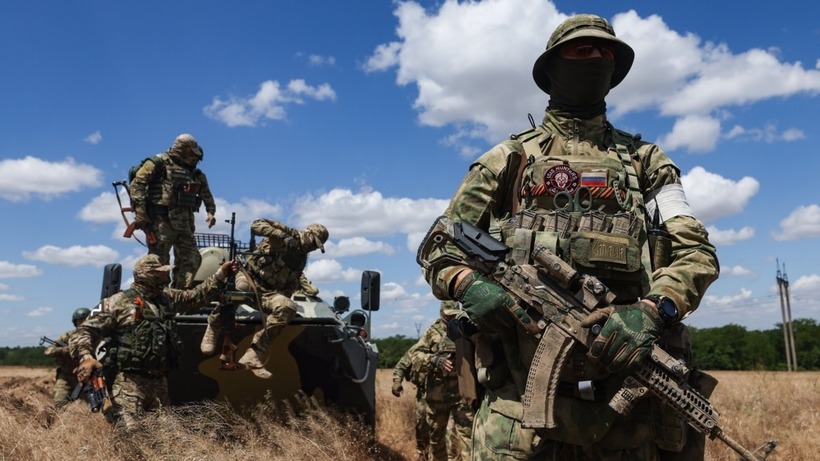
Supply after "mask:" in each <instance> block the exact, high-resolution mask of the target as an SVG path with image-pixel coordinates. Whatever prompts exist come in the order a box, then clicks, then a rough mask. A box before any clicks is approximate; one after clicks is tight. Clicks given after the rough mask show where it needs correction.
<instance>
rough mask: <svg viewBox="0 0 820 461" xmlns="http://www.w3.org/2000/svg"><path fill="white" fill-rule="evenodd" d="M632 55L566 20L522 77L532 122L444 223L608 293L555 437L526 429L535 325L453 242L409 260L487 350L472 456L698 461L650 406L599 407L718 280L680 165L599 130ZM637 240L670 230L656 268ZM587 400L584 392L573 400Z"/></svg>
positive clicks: (581, 21) (596, 22) (600, 22)
mask: <svg viewBox="0 0 820 461" xmlns="http://www.w3.org/2000/svg"><path fill="white" fill-rule="evenodd" d="M633 58H634V52H633V50H632V48H631V47H629V45H627V44H626V43H624V42H622V41H621V40H619V39H618V38H616V37H615V32H614V31H613V29H612V26H611V25H610V24H609V23H608V22H607V21H606V20H605V19H603V18H601V17H599V16H595V15H588V14H581V15H577V16H572V17H570V18H568V19H567V20H565V21H564V22H563V23H561V24H560V25H559V26H558V27H557V28H556V30H555V31H554V32H553V34H552V36H551V37H550V39H549V41H548V43H547V48H546V51H545V52H544V53H543V54H542V55H541V56H540V57H539V58H538V59H537V60H536V62H535V65H534V67H533V78H534V79H535V82H536V84H537V85H538V87H539V88H541V89H542V90H543V91H544V92H546V93H547V94H549V95H550V101H549V106H548V107H547V111H546V115H545V117H544V119H543V122H542V123H541V124H540V125H539V126H533V127H532V128H531V129H528V130H526V131H524V132H522V133H519V134H517V135H514V136H511V138H510V139H509V140H507V141H504V142H502V143H500V144H498V145H496V146H495V147H494V148H493V149H491V150H490V151H488V152H487V153H485V154H484V155H482V156H481V157H480V158H478V160H476V161H475V162H474V163H473V165H472V166H471V167H470V171H469V173H468V174H467V175H466V177H465V178H464V179H463V180H462V183H461V185H460V186H459V188H458V190H457V192H456V194H455V196H454V197H453V198H452V200H451V202H450V204H449V206H448V208H447V210H446V211H445V217H446V218H449V219H450V220H452V221H453V222H456V221H466V222H469V223H471V224H474V225H476V226H478V227H479V228H481V229H483V230H485V231H486V232H488V233H489V234H490V235H492V236H495V237H497V238H499V239H500V240H502V241H504V242H505V243H506V244H507V246H509V247H511V248H512V251H511V252H510V253H508V255H507V258H508V260H507V262H508V263H510V264H514V263H515V262H516V261H522V263H529V256H530V254H531V253H530V252H531V251H532V250H533V246H534V245H535V243H538V244H539V245H542V246H546V247H547V248H548V249H550V250H551V251H552V252H553V253H555V254H556V255H558V256H560V257H562V258H563V259H564V260H565V261H566V262H567V263H569V264H571V265H572V266H573V267H574V268H575V269H576V270H578V271H579V272H580V273H583V274H590V275H594V276H597V277H598V278H599V279H600V280H601V281H602V282H603V283H604V284H606V285H607V286H608V287H609V288H610V289H611V290H612V292H613V293H615V294H617V298H616V299H615V301H614V302H613V303H612V306H610V308H607V309H606V310H602V311H600V312H597V313H596V314H597V315H596V314H593V315H592V316H590V318H588V319H587V321H586V322H584V325H585V326H587V327H589V326H591V325H593V324H598V325H603V328H602V329H601V331H600V335H599V336H598V337H597V338H595V341H594V343H593V344H592V346H591V348H590V350H589V354H588V355H587V354H586V353H585V352H584V351H583V348H580V347H576V348H574V349H573V351H572V352H571V353H570V356H569V357H567V358H566V360H565V362H564V367H563V369H562V372H561V376H560V380H561V381H560V383H558V386H557V389H558V395H556V396H555V407H554V412H553V414H554V415H555V419H556V423H557V427H554V428H547V427H545V426H546V424H539V423H538V422H535V423H532V424H530V425H529V427H526V428H525V427H523V426H522V420H523V417H522V415H523V404H522V399H523V396H524V395H525V393H526V392H527V390H526V385H527V377H528V372H529V369H530V366H531V365H532V364H533V362H534V358H536V346H537V345H538V340H537V339H536V338H535V337H534V336H533V335H531V334H528V333H527V332H526V330H525V329H524V328H523V327H522V325H523V324H525V323H524V322H528V321H530V322H531V321H532V320H533V319H531V318H530V317H529V316H528V315H527V314H526V313H525V312H523V311H521V310H518V311H517V312H518V314H517V316H513V315H511V313H510V312H511V311H510V310H509V309H508V308H514V306H515V301H513V299H512V298H511V297H510V296H509V295H508V294H507V293H506V292H505V291H504V289H503V288H501V287H500V286H499V285H498V284H496V283H495V282H493V281H491V280H490V279H488V278H487V277H485V276H484V275H480V274H479V273H478V272H476V271H474V270H473V268H472V267H470V266H468V265H467V264H466V263H461V262H459V261H466V259H465V258H464V254H463V253H462V252H460V251H459V250H458V249H457V248H455V247H454V246H453V245H450V244H447V245H442V244H438V243H436V242H435V241H434V240H431V241H430V242H428V241H427V240H426V239H425V241H424V242H423V243H422V247H421V248H422V249H421V250H420V254H419V260H420V261H422V262H425V266H424V267H425V269H423V272H424V275H425V277H426V279H427V281H428V282H429V283H430V285H431V286H432V288H433V292H434V294H435V295H436V296H437V297H439V298H441V299H454V300H459V301H461V303H462V306H463V308H464V310H465V311H466V314H467V317H469V320H470V321H471V322H472V324H473V325H474V328H477V329H478V331H479V332H480V336H482V337H484V338H485V340H486V344H485V345H488V348H486V349H485V350H489V351H491V352H492V355H491V359H489V360H485V362H486V363H487V364H488V365H487V369H486V370H487V374H486V375H485V376H484V378H483V382H484V384H485V389H486V394H485V397H484V399H483V400H482V403H481V406H480V408H479V410H478V413H477V415H476V422H475V426H474V432H473V452H472V456H473V459H536V458H537V459H550V460H592V459H594V460H603V461H609V460H625V459H630V460H639V461H643V460H652V461H655V460H664V461H665V460H668V459H672V458H673V457H675V456H678V458H676V459H691V460H697V459H703V452H702V447H703V438H702V437H692V435H693V431H691V430H689V429H688V428H687V426H686V425H685V423H684V422H683V421H681V420H680V419H678V418H677V417H675V416H674V415H670V411H669V409H668V408H666V407H665V406H664V405H663V404H661V402H659V401H658V400H657V399H656V398H654V397H650V398H644V399H641V400H640V401H638V402H636V405H635V408H634V409H633V411H632V412H631V413H629V414H628V415H626V416H617V415H616V414H615V413H614V412H613V411H612V410H611V409H610V408H609V407H608V402H609V399H610V398H611V397H612V396H613V395H614V393H615V392H616V391H617V390H618V389H619V388H620V387H621V385H622V383H623V380H624V376H625V375H624V373H626V372H628V371H629V370H630V369H632V368H633V367H634V366H635V365H636V364H638V363H640V362H641V361H642V360H644V359H645V357H646V355H647V354H648V352H649V351H650V349H651V347H652V345H653V343H654V342H656V341H659V342H660V344H661V346H662V347H664V346H665V345H666V344H667V343H681V344H684V347H683V349H685V343H684V342H683V341H682V339H683V338H685V331H684V327H683V326H682V325H681V324H680V323H679V322H680V321H681V320H682V319H683V318H685V317H686V316H687V315H689V314H690V313H692V312H693V311H694V310H695V309H696V308H697V307H698V304H699V303H700V300H701V299H702V297H703V295H704V292H705V291H706V289H707V287H708V286H709V285H710V284H711V283H712V282H713V281H714V280H715V279H716V278H717V276H718V272H719V266H718V261H717V256H716V254H715V248H714V246H712V245H711V244H710V243H709V241H708V234H707V232H706V229H705V228H704V226H703V224H701V222H700V221H698V220H697V219H696V218H695V217H694V216H693V213H692V209H691V207H690V206H689V204H688V203H687V201H686V196H685V194H684V190H683V188H682V187H681V182H680V171H679V170H678V168H677V167H676V166H675V164H674V163H673V162H672V160H670V159H669V157H668V156H667V155H666V153H665V152H664V151H663V150H661V149H660V148H659V147H658V146H657V145H654V144H651V143H646V142H641V141H640V137H639V136H637V135H636V136H633V135H630V134H627V133H625V132H622V131H619V130H616V129H614V128H613V127H612V125H611V124H610V123H609V122H608V121H607V119H606V103H605V100H604V98H605V96H606V95H607V94H608V92H609V90H610V89H611V88H613V87H615V86H616V85H618V84H619V83H620V82H621V81H622V80H623V78H624V77H625V76H626V74H627V72H628V71H629V69H630V67H631V65H632V61H633ZM533 125H534V124H533ZM648 233H649V234H655V233H657V234H663V233H665V237H666V238H667V240H666V242H667V243H668V244H669V245H668V246H666V247H665V248H664V246H663V245H657V246H655V247H653V248H652V251H654V254H653V255H652V257H650V254H649V253H650V251H649V244H648V243H647V242H648V237H647V234H648ZM659 241H661V240H659ZM653 261H654V263H653ZM601 314H604V315H601ZM606 314H610V315H608V316H607V315H606ZM516 317H518V318H517V320H519V321H516ZM462 330H464V328H462ZM470 334H471V333H470ZM670 349H671V348H670ZM476 351H478V345H477V346H476ZM670 352H671V351H670ZM476 355H478V353H477V354H476ZM485 359H486V357H485ZM542 384H543V383H542ZM535 385H540V384H539V383H535ZM582 385H583V386H584V387H583V388H582ZM587 385H590V386H591V387H588V386H587ZM587 389H589V390H592V389H594V392H593V393H590V392H580V391H582V390H587ZM533 395H536V396H537V395H540V394H533ZM542 398H545V396H542ZM544 404H545V402H543V401H538V402H533V403H532V405H534V406H538V405H541V406H542V407H543V405H544ZM687 442H688V443H687ZM682 450H683V451H682ZM690 450H691V451H690ZM681 453H684V454H683V455H681Z"/></svg>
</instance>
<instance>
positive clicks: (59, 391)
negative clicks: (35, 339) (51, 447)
mask: <svg viewBox="0 0 820 461" xmlns="http://www.w3.org/2000/svg"><path fill="white" fill-rule="evenodd" d="M89 313H91V310H89V309H87V308H85V307H81V308H79V309H77V310H75V311H74V313H73V314H72V315H71V323H73V324H74V329H73V330H69V331H67V332H65V333H63V334H61V335H60V336H58V337H57V341H56V342H57V344H62V346H60V345H57V346H48V347H47V348H46V350H45V354H46V356H48V357H54V359H55V360H56V361H57V378H56V381H54V399H53V403H54V406H55V407H58V408H59V407H62V406H64V405H66V404H67V403H69V402H70V401H71V391H73V390H74V388H75V387H76V386H77V377H76V376H74V373H73V372H74V369H75V368H76V367H77V362H75V361H74V359H73V358H72V357H71V352H70V351H69V350H68V342H69V340H70V339H71V337H72V336H74V335H75V334H76V332H77V328H78V327H79V326H80V325H82V324H83V322H85V319H86V318H88V314H89Z"/></svg>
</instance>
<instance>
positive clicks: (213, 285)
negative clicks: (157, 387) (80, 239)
mask: <svg viewBox="0 0 820 461" xmlns="http://www.w3.org/2000/svg"><path fill="white" fill-rule="evenodd" d="M224 285H225V282H224V281H223V282H219V281H218V280H217V278H216V275H212V276H210V277H209V278H207V279H205V280H204V281H203V282H202V283H200V284H199V285H197V286H196V287H195V288H193V289H190V290H178V289H175V288H170V287H166V288H165V289H163V291H162V292H161V294H159V295H158V296H148V295H144V294H143V293H142V291H141V290H140V288H139V287H138V286H137V285H132V287H131V288H130V289H128V290H125V291H121V292H119V293H116V294H114V295H113V296H111V297H108V298H105V299H103V300H102V301H101V302H100V304H99V305H98V306H97V307H95V308H94V309H92V310H91V315H89V317H88V319H86V321H85V322H83V324H82V325H80V327H79V328H78V329H77V333H76V334H75V335H74V336H72V338H71V341H70V342H69V349H70V350H71V355H72V356H73V357H74V358H75V359H76V360H79V359H80V358H82V357H83V356H84V355H86V354H90V355H92V356H94V352H95V349H96V347H97V345H98V344H99V342H100V340H101V339H103V338H113V341H114V344H115V345H116V344H117V342H118V340H119V339H120V338H127V337H129V335H132V334H133V332H134V331H136V330H137V329H138V328H140V326H141V325H144V324H155V323H156V324H160V323H161V324H162V325H161V329H162V331H165V333H166V334H167V337H166V338H158V339H159V340H160V341H161V340H163V339H166V340H169V339H170V338H171V337H175V334H176V333H175V331H173V328H172V327H173V325H174V323H173V316H174V314H176V313H178V312H180V313H184V312H192V311H195V310H197V309H199V308H201V307H203V306H205V305H207V304H209V303H210V302H211V301H215V300H217V298H218V296H219V294H220V292H221V289H222V288H223V287H224ZM169 327H171V328H170V331H169ZM130 346H132V347H139V345H130ZM170 346H172V345H170ZM170 346H169V347H170ZM163 347H164V346H163ZM168 352H172V351H168ZM165 359H166V357H160V361H162V362H163V363H162V364H160V365H159V367H160V368H162V367H164V366H166V365H167V363H165V362H164V360H165ZM146 371H161V370H146Z"/></svg>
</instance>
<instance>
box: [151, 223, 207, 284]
mask: <svg viewBox="0 0 820 461" xmlns="http://www.w3.org/2000/svg"><path fill="white" fill-rule="evenodd" d="M154 224H155V228H156V230H157V241H156V243H150V242H149V243H148V253H149V254H155V255H157V256H159V259H160V261H162V263H163V264H170V254H171V249H173V251H174V271H173V277H172V281H171V286H172V287H174V288H179V289H189V288H192V287H193V285H194V276H195V275H196V272H197V271H198V270H199V265H200V263H201V262H202V256H201V255H200V254H199V249H198V248H197V247H196V239H194V224H193V218H191V222H190V224H182V223H174V222H173V221H172V220H171V219H168V218H165V217H157V218H156V219H155V221H154Z"/></svg>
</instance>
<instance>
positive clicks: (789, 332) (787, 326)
mask: <svg viewBox="0 0 820 461" xmlns="http://www.w3.org/2000/svg"><path fill="white" fill-rule="evenodd" d="M777 291H778V293H779V295H780V314H781V316H782V317H783V342H784V344H785V346H786V347H785V348H786V367H787V368H788V370H789V371H797V351H796V350H795V348H794V330H793V329H792V304H791V299H790V297H789V277H788V275H786V263H783V272H782V273H781V272H780V260H777Z"/></svg>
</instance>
